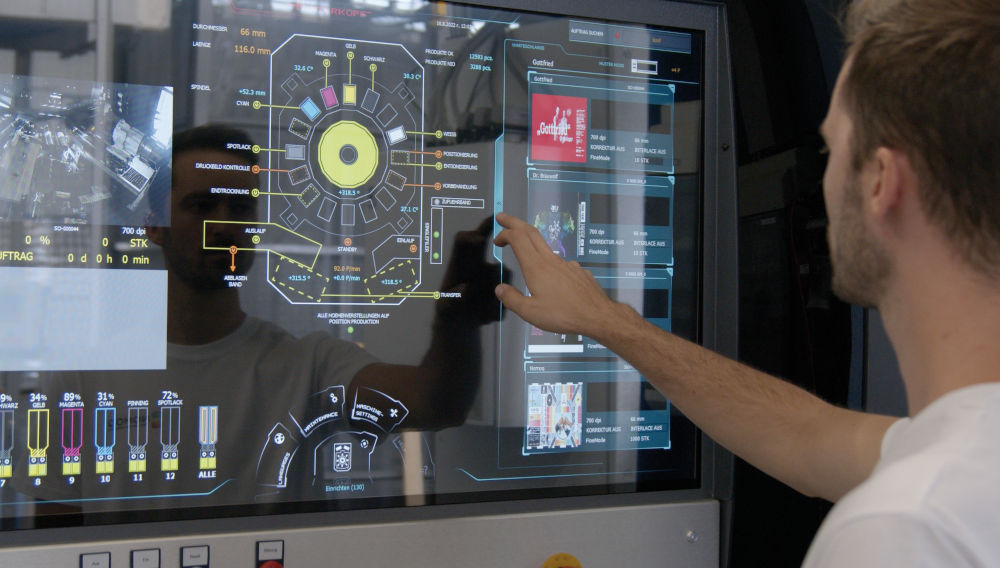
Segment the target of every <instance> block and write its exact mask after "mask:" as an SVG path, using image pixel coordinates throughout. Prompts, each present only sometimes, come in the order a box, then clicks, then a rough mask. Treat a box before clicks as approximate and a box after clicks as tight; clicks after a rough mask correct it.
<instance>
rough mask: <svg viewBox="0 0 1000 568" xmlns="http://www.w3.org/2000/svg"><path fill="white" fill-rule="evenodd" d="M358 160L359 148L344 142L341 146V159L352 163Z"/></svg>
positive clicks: (348, 163) (346, 162) (349, 163)
mask: <svg viewBox="0 0 1000 568" xmlns="http://www.w3.org/2000/svg"><path fill="white" fill-rule="evenodd" d="M357 160H358V149H357V148H355V147H354V146H351V145H350V144H344V146H343V147H341V148H340V161H341V162H344V163H345V164H347V165H351V164H353V163H354V162H356V161H357Z"/></svg>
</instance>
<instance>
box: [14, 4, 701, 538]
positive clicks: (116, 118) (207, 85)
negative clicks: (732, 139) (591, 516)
mask: <svg viewBox="0 0 1000 568" xmlns="http://www.w3.org/2000/svg"><path fill="white" fill-rule="evenodd" d="M665 9H666V8H665ZM154 19H155V18H154ZM657 19H658V20H659V19H666V18H665V17H662V18H661V17H658V18H657ZM144 26H145V27H144ZM68 35H70V36H71V35H72V34H68ZM68 40H69V38H68V39H67V41H68ZM49 41H58V39H52V38H50V39H49ZM108 45H110V46H112V47H113V49H114V55H113V57H111V63H110V64H109V67H110V72H109V73H104V74H102V73H101V72H100V70H99V69H98V70H97V71H96V72H95V73H94V74H93V76H86V73H83V74H81V73H79V72H70V71H69V69H71V68H72V67H73V66H72V65H65V64H58V62H56V63H52V64H50V65H46V64H45V60H44V59H43V58H37V60H38V62H37V64H31V65H16V66H15V67H14V68H13V69H10V70H9V71H10V72H9V73H8V72H4V73H0V313H2V314H3V316H2V318H0V515H2V517H3V519H4V520H5V521H8V525H7V526H15V527H21V526H32V525H38V524H53V523H54V524H60V523H66V522H74V523H75V522H79V519H80V518H81V517H80V515H84V517H83V518H84V519H85V520H87V521H88V522H90V521H93V522H102V520H103V519H107V520H121V519H130V518H135V519H138V518H142V519H153V518H185V517H196V516H201V517H203V516H214V515H225V514H245V513H256V512H266V511H291V510H295V511H301V510H326V509H341V508H356V507H372V506H395V505H406V504H425V503H441V502H466V501H478V500H490V499H500V498H509V497H511V496H523V497H536V496H546V495H566V494H585V493H597V492H609V491H630V490H635V489H637V488H638V489H664V488H678V487H691V486H695V485H697V483H698V475H699V474H698V434H697V432H696V431H695V429H694V428H693V427H692V426H691V424H690V423H689V422H688V421H687V420H686V419H684V418H683V417H682V416H680V415H679V414H677V413H676V412H675V411H674V410H673V408H672V407H671V404H670V402H669V401H668V400H666V399H665V398H664V397H663V396H662V395H660V394H659V393H657V391H656V390H655V389H653V388H652V387H651V386H650V385H649V384H648V383H647V382H646V381H645V380H644V379H643V378H642V377H641V376H640V375H639V374H638V372H636V371H635V370H634V369H632V368H631V367H630V366H629V365H628V364H627V363H625V362H624V361H622V360H620V359H619V358H617V357H616V356H615V355H614V354H613V353H611V352H609V351H608V350H607V349H606V348H605V347H604V346H602V345H600V344H599V343H597V342H595V341H593V340H591V339H590V338H587V337H582V336H574V335H561V334H553V333H549V332H546V331H543V330H541V329H538V328H535V327H533V326H531V325H528V324H526V323H525V322H523V321H522V320H520V319H519V318H517V317H516V316H515V315H513V314H508V313H506V312H505V311H504V310H503V309H502V307H501V306H500V304H499V303H498V302H497V301H496V299H495V297H494V296H493V288H494V287H495V286H496V284H497V283H499V282H500V281H501V280H506V281H509V282H511V283H513V284H515V285H517V286H519V287H521V288H522V289H523V281H521V280H520V277H519V275H518V272H517V265H516V262H514V259H513V257H512V256H509V255H510V253H509V252H508V251H502V250H500V249H498V248H496V247H494V246H493V245H492V240H491V239H492V236H493V235H494V234H495V231H496V225H495V223H494V220H493V215H494V213H495V212H497V211H501V210H503V211H506V212H509V213H513V214H515V215H518V216H520V217H523V218H525V219H527V220H528V221H529V222H531V223H533V224H534V225H535V226H536V227H537V228H538V230H539V231H540V232H541V234H542V236H543V237H544V239H545V241H546V242H547V243H548V245H549V246H550V247H551V249H552V253H553V254H556V255H559V256H561V257H563V258H565V259H567V260H573V261H576V262H579V263H580V264H581V265H582V266H584V267H586V268H587V269H588V270H590V271H592V272H593V273H594V275H595V276H596V277H597V279H598V281H599V282H601V283H602V285H603V286H604V288H605V289H606V290H607V292H608V293H609V294H610V295H611V296H612V297H613V298H615V299H617V300H619V301H622V302H626V303H628V304H630V305H632V306H633V307H635V308H636V309H637V310H639V312H640V313H642V314H643V316H644V317H646V318H648V319H649V320H650V321H652V322H653V323H655V324H656V325H658V326H659V327H661V328H663V329H666V330H670V331H673V332H675V333H679V334H681V335H684V336H686V337H689V338H692V339H695V340H697V334H698V325H699V324H698V322H699V316H698V314H699V302H700V300H699V297H700V294H699V276H698V274H699V270H700V268H701V264H700V260H699V258H700V252H699V251H700V233H699V231H700V222H699V218H700V215H701V208H702V204H701V198H702V197H701V196H702V184H703V181H702V152H703V146H702V145H703V141H702V139H703V136H702V129H703V126H702V125H703V116H702V101H703V98H704V92H703V73H704V70H703V66H704V63H703V50H704V38H703V36H702V34H701V33H699V32H696V31H691V30H684V29H673V28H667V27H655V26H651V25H645V24H636V23H627V22H612V21H598V20H592V19H588V18H584V17H575V16H574V17H570V16H556V15H552V14H542V13H534V12H524V13H521V12H514V11H509V10H500V9H488V8H483V7H475V6H466V5H459V4H449V3H426V2H421V1H412V2H391V3H390V2H383V3H379V2H361V3H359V2H351V3H347V2H343V3H342V2H337V1H329V2H328V1H319V0H297V1H294V2H293V1H283V0H281V1H279V0H270V1H264V0H232V1H219V0H212V1H208V0H205V1H196V0H187V1H183V2H176V3H174V4H173V7H172V14H169V15H168V14H164V15H163V21H162V22H160V24H159V25H157V24H156V23H155V22H154V23H149V22H146V23H140V24H137V25H136V27H135V28H124V27H119V28H118V29H117V31H116V32H115V37H114V38H113V40H112V41H110V42H109V43H108ZM82 49H84V50H85V51H86V48H82ZM98 59H99V60H100V59H101V58H98ZM32 61H35V60H34V59H33V60H32ZM96 67H100V61H99V62H98V64H97V65H96ZM102 76H106V79H107V80H103V79H102V80H99V79H98V77H102ZM608 325H609V326H613V325H615V322H608ZM74 519H75V520H74Z"/></svg>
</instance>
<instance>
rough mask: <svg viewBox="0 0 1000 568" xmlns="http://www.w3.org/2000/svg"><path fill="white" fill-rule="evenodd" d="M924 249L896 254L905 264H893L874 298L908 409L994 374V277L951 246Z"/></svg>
mask: <svg viewBox="0 0 1000 568" xmlns="http://www.w3.org/2000/svg"><path fill="white" fill-rule="evenodd" d="M924 250H925V251H926V250H927V249H924ZM930 252H931V254H928V255H926V256H924V257H923V258H922V259H921V258H916V256H917V254H915V255H914V257H912V258H909V259H902V264H903V265H904V266H905V265H906V263H909V268H910V270H907V269H905V268H904V269H903V270H900V271H897V277H896V278H895V279H894V282H893V283H892V284H891V285H890V288H889V289H888V290H887V293H886V295H885V298H884V301H883V302H881V305H880V306H879V309H880V311H881V313H882V317H883V320H884V321H885V325H886V330H887V332H888V334H889V337H890V339H891V340H892V343H893V346H894V348H895V350H896V355H897V357H898V359H899V366H900V371H901V372H902V375H903V379H904V381H905V383H906V392H907V399H908V402H909V408H910V416H914V415H916V414H917V413H918V412H920V411H921V410H922V409H924V408H925V407H927V406H928V405H929V404H931V403H932V402H934V401H935V400H936V399H938V398H940V397H941V396H943V395H945V394H947V393H949V392H951V391H954V390H957V389H960V388H962V387H966V386H970V385H974V384H979V383H985V382H993V381H1000V349H998V348H997V344H996V341H997V338H998V337H1000V285H998V284H997V282H996V281H990V280H989V279H987V277H985V276H982V275H980V274H978V273H977V272H975V271H973V270H972V269H971V268H969V267H968V266H967V265H966V264H965V262H963V261H962V260H960V259H958V258H957V257H956V256H955V255H954V254H952V253H951V252H950V251H930ZM940 252H945V253H946V254H943V255H942V254H934V253H940Z"/></svg>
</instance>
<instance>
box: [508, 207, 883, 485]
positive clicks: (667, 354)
mask: <svg viewBox="0 0 1000 568" xmlns="http://www.w3.org/2000/svg"><path fill="white" fill-rule="evenodd" d="M497 222H499V223H500V225H502V226H503V227H504V230H503V231H501V232H500V234H499V235H497V237H496V239H495V243H496V244H497V245H499V246H508V245H509V246H510V247H511V248H512V249H513V251H514V255H515V256H516V257H517V259H518V262H519V263H520V265H521V269H522V271H523V275H524V281H525V283H526V284H527V287H528V290H529V291H530V294H531V295H530V296H525V295H523V294H521V293H520V292H519V291H518V290H516V289H515V288H513V287H512V286H509V285H506V284H501V285H500V286H498V287H497V289H496V294H497V297H498V298H500V300H501V301H502V302H503V304H504V305H505V306H506V307H507V308H509V309H511V310H512V311H514V312H515V313H517V314H518V315H519V316H521V317H522V318H524V319H525V320H527V321H529V322H531V323H532V324H534V325H536V326H538V327H540V328H542V329H545V330H548V331H553V332H558V333H574V334H583V335H586V336H588V337H591V338H593V339H594V340H596V341H598V342H600V343H601V344H603V345H605V346H606V347H608V348H609V349H611V350H612V351H614V352H615V353H617V354H618V355H620V356H621V357H622V358H624V359H625V360H626V361H628V362H629V363H630V364H632V365H633V366H634V367H635V368H636V369H637V370H638V371H639V372H640V373H642V375H643V376H645V377H646V378H647V379H648V380H649V381H650V382H651V383H652V384H653V385H654V386H655V387H656V388H657V389H659V390H660V391H661V392H662V393H663V394H664V395H665V396H666V397H667V398H669V399H670V400H671V402H672V403H673V404H675V405H677V408H679V409H680V410H681V411H682V412H684V414H685V415H686V416H687V417H688V418H690V419H691V420H693V421H694V422H695V424H697V425H698V426H699V427H700V428H701V429H702V430H704V431H705V432H706V433H707V434H708V435H709V436H711V437H712V438H713V439H714V440H716V441H717V442H719V443H720V444H722V445H723V446H725V447H726V448H728V449H729V450H731V451H732V452H733V453H735V454H736V455H738V456H740V457H742V458H743V459H745V460H747V461H748V462H750V463H751V464H753V465H754V466H756V467H757V468H759V469H761V470H763V471H764V472H766V473H768V474H769V475H772V476H774V477H775V478H777V479H779V480H781V481H782V482H784V483H787V484H788V485H790V486H791V487H793V488H794V489H796V490H798V491H801V492H802V493H805V494H807V495H811V496H817V497H823V498H826V499H829V500H831V501H835V500H837V499H839V498H840V497H841V496H842V495H843V494H844V493H846V492H847V491H849V490H850V489H851V488H853V487H854V486H856V485H857V484H859V483H860V482H861V481H863V480H864V479H865V478H866V477H868V475H869V474H870V473H871V471H872V469H873V468H874V466H875V462H876V461H877V460H878V456H879V450H880V446H881V442H882V436H883V435H884V433H885V430H886V429H887V428H888V427H889V425H890V424H891V423H892V422H893V418H891V417H887V416H877V415H871V414H865V413H861V412H853V411H849V410H845V409H842V408H838V407H835V406H833V405H831V404H828V403H826V402H824V401H822V400H820V399H819V398H817V397H815V396H813V395H812V394H809V393H808V392H806V391H804V390H802V389H800V388H798V387H796V386H794V385H792V384H790V383H787V382H785V381H782V380H780V379H777V378H775V377H772V376H769V375H767V374H764V373H761V372H759V371H756V370H754V369H752V368H750V367H747V366H745V365H742V364H740V363H737V362H736V361H733V360H731V359H728V358H726V357H723V356H721V355H718V354H716V353H714V352H712V351H710V350H708V349H705V348H703V347H701V346H699V345H696V344H694V343H691V342H689V341H686V340H684V339H682V338H680V337H677V336H675V335H672V334H670V333H667V332H665V331H663V330H662V329H660V328H658V327H656V326H655V325H653V324H651V323H649V322H648V321H646V320H645V319H643V318H642V316H640V315H639V314H638V313H636V311H635V310H633V309H632V308H631V307H630V306H627V305H625V304H621V303H618V302H615V301H613V300H612V299H610V298H609V297H608V296H607V295H606V294H605V293H604V291H603V290H602V289H601V287H600V286H599V285H598V283H597V280H596V279H595V278H594V277H593V275H592V274H591V273H590V272H588V271H587V270H584V269H583V268H581V267H580V265H579V264H577V263H575V262H566V261H564V260H562V259H561V258H559V257H558V256H557V255H555V254H553V253H552V250H551V248H550V247H549V246H548V245H547V244H546V243H545V240H544V239H543V238H542V236H541V234H539V232H538V231H537V230H536V229H535V228H534V227H533V226H531V225H529V224H528V223H525V222H524V221H522V220H520V219H518V218H516V217H513V216H510V215H506V214H503V213H498V214H497Z"/></svg>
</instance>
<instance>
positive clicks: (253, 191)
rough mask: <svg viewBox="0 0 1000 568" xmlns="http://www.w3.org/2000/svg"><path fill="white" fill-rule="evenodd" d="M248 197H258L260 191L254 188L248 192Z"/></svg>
mask: <svg viewBox="0 0 1000 568" xmlns="http://www.w3.org/2000/svg"><path fill="white" fill-rule="evenodd" d="M250 197H260V190H259V189H257V188H256V187H255V188H253V189H251V190H250Z"/></svg>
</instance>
